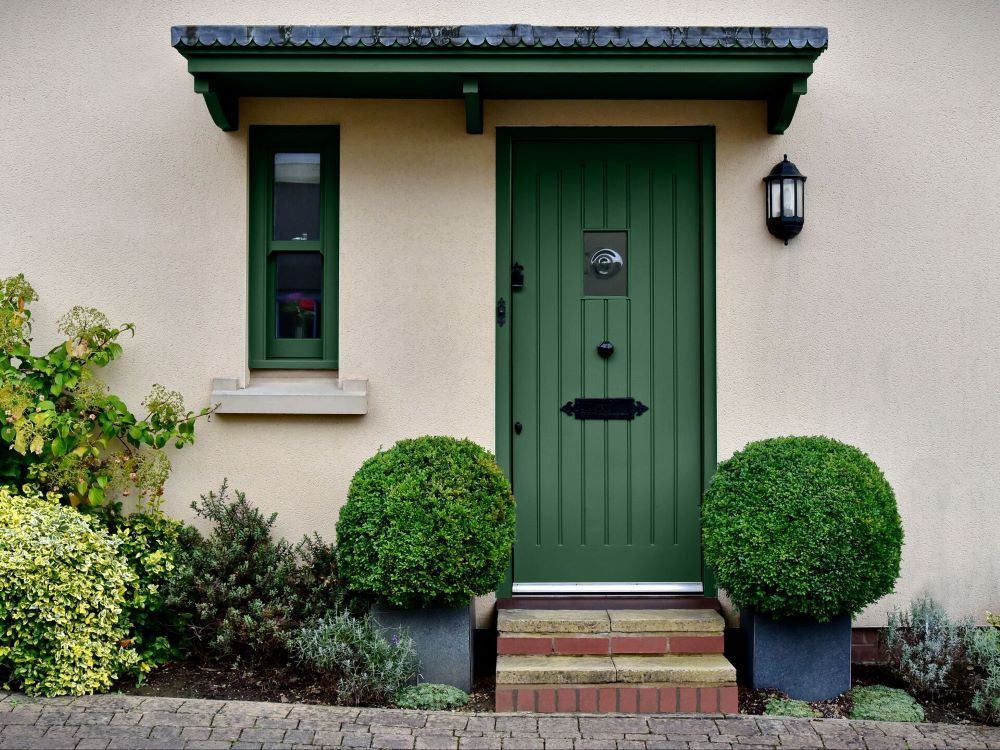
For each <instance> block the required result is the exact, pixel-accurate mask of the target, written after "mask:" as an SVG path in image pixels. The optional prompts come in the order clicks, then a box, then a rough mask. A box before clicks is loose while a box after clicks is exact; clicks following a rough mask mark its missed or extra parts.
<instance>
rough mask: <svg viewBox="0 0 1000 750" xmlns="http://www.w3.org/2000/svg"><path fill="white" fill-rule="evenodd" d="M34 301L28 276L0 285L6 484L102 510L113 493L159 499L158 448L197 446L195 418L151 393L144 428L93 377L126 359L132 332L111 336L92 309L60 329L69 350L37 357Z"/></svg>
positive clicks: (123, 329) (173, 395) (112, 330)
mask: <svg viewBox="0 0 1000 750" xmlns="http://www.w3.org/2000/svg"><path fill="white" fill-rule="evenodd" d="M36 299H38V295H36V294H35V290H34V289H33V288H32V287H31V284H29V283H28V282H27V280H26V279H25V278H24V274H18V275H17V276H11V277H8V278H6V279H0V412H3V417H2V420H0V483H2V484H8V485H10V486H13V487H19V486H21V485H22V484H23V483H25V482H31V483H32V484H35V485H37V486H39V487H41V488H42V490H43V491H45V492H54V493H56V494H58V495H59V496H60V497H61V498H63V499H64V500H67V501H69V502H70V503H72V504H73V505H80V504H91V505H101V504H102V503H104V500H105V497H107V496H108V495H109V494H111V493H121V494H122V495H129V494H131V492H132V491H133V490H135V491H137V492H138V493H139V494H140V495H142V496H155V495H158V494H160V493H162V491H163V484H164V483H165V482H166V480H167V477H168V476H169V474H170V461H169V459H168V458H167V456H166V454H165V453H163V452H162V451H161V450H160V449H161V448H163V447H164V446H166V445H168V444H173V445H174V446H175V447H176V448H182V447H184V446H185V445H186V444H188V443H192V442H194V425H195V420H196V419H198V417H201V416H205V415H207V414H209V413H211V411H212V410H211V409H202V410H201V411H200V412H198V413H195V412H191V411H187V410H186V409H185V407H184V401H183V398H182V397H181V394H179V393H178V392H177V391H169V390H167V389H166V388H164V387H163V386H162V385H159V384H156V385H154V386H153V387H152V390H151V391H150V394H149V396H148V397H147V398H146V400H145V401H143V406H144V407H145V408H146V410H147V412H148V413H147V415H146V416H145V417H144V418H142V419H139V418H138V417H136V416H135V414H133V413H132V412H131V411H130V410H129V408H128V407H127V406H126V405H125V402H123V401H122V400H121V399H120V398H118V397H117V396H114V395H112V394H109V393H108V389H107V386H105V385H104V384H103V383H101V382H100V381H99V380H98V379H97V378H96V377H95V375H94V372H93V368H95V367H104V366H105V365H107V364H108V363H109V362H111V361H112V360H115V359H117V358H118V357H120V356H121V354H122V347H121V345H120V344H119V343H118V339H119V338H120V337H121V336H122V335H123V334H125V333H129V334H134V333H135V326H134V325H132V324H131V323H124V324H122V325H120V326H118V327H112V325H111V323H110V322H109V321H108V319H107V317H106V316H105V315H104V314H103V313H101V312H99V311H98V310H95V309H94V308H91V307H74V308H72V309H71V310H70V311H69V312H68V313H67V314H66V315H65V316H63V317H62V319H60V321H59V331H60V332H61V333H62V334H63V335H64V336H66V339H65V341H63V343H61V344H59V345H58V346H56V347H55V348H53V349H51V350H50V351H49V352H48V353H47V354H44V355H42V356H35V355H34V354H32V352H31V310H30V305H31V303H32V302H34V301H35V300H36Z"/></svg>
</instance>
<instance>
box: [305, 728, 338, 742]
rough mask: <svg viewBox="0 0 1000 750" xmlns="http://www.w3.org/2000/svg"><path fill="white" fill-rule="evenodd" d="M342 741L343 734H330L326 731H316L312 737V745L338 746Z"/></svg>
mask: <svg viewBox="0 0 1000 750" xmlns="http://www.w3.org/2000/svg"><path fill="white" fill-rule="evenodd" d="M343 739H344V733H343V732H331V731H328V730H326V729H318V730H316V733H315V734H314V735H313V739H312V741H313V744H314V745H339V744H340V743H341V741H343Z"/></svg>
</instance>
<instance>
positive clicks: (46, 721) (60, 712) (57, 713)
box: [35, 706, 75, 726]
mask: <svg viewBox="0 0 1000 750" xmlns="http://www.w3.org/2000/svg"><path fill="white" fill-rule="evenodd" d="M74 714H75V712H74V711H73V709H72V708H68V707H66V706H42V710H41V712H39V714H38V718H37V719H36V720H35V725H36V726H41V725H48V726H53V725H58V724H65V723H66V719H68V718H69V717H70V716H73V715H74Z"/></svg>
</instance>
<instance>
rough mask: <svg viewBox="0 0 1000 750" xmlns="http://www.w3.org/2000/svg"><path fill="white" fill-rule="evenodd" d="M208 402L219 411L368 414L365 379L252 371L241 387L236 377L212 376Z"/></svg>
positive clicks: (239, 412)
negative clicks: (210, 394)
mask: <svg viewBox="0 0 1000 750" xmlns="http://www.w3.org/2000/svg"><path fill="white" fill-rule="evenodd" d="M211 402H212V403H213V404H218V405H219V410H218V413H219V414H367V413H368V380H367V379H366V378H339V377H330V376H323V375H319V374H317V375H312V374H306V375H303V374H302V373H296V374H294V375H292V376H283V374H282V373H279V372H268V373H266V374H264V373H261V374H258V372H256V371H255V372H254V373H253V374H252V375H251V379H250V383H249V384H248V385H247V386H245V387H242V388H241V387H240V383H239V380H238V379H237V378H213V379H212V400H211Z"/></svg>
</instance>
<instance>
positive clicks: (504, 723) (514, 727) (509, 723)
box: [495, 716, 538, 732]
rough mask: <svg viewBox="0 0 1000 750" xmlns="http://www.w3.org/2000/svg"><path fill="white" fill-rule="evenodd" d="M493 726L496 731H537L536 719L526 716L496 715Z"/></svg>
mask: <svg viewBox="0 0 1000 750" xmlns="http://www.w3.org/2000/svg"><path fill="white" fill-rule="evenodd" d="M495 726H496V731H498V732H537V731H538V719H532V718H528V717H527V716H498V717H496V724H495Z"/></svg>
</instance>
